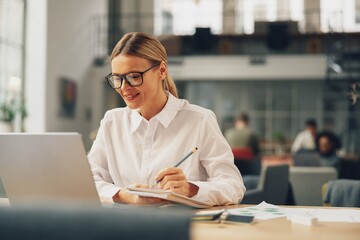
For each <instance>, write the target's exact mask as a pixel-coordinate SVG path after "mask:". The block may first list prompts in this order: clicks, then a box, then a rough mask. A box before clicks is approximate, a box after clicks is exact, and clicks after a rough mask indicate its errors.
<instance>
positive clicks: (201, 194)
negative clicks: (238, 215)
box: [189, 181, 212, 204]
mask: <svg viewBox="0 0 360 240" xmlns="http://www.w3.org/2000/svg"><path fill="white" fill-rule="evenodd" d="M189 182H190V183H192V184H194V185H196V186H197V187H198V188H199V190H198V192H197V194H196V195H194V196H192V197H191V198H192V199H194V200H198V201H201V202H206V203H210V204H212V203H211V202H210V199H209V197H208V193H209V191H210V188H209V186H208V184H206V182H201V181H189Z"/></svg>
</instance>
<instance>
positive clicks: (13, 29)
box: [0, 0, 25, 103]
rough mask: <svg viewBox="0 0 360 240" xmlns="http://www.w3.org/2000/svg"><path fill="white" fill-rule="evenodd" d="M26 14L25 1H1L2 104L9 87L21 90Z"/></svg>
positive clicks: (0, 61)
mask: <svg viewBox="0 0 360 240" xmlns="http://www.w3.org/2000/svg"><path fill="white" fill-rule="evenodd" d="M24 14H25V0H0V103H1V102H3V101H5V99H6V98H7V97H8V96H7V95H8V94H9V90H11V89H9V87H13V88H14V87H15V88H21V80H20V81H19V79H22V78H23V68H24V58H23V56H24ZM11 81H13V82H11ZM15 83H16V84H15ZM14 84H15V85H14ZM13 90H14V89H13ZM15 90H16V89H15ZM18 90H21V89H18Z"/></svg>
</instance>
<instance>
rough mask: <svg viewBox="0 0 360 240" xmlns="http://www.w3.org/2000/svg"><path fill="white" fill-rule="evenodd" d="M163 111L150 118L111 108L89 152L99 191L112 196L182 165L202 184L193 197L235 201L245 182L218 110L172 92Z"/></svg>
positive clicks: (214, 202) (212, 201) (105, 196)
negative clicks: (196, 149) (160, 172)
mask: <svg viewBox="0 0 360 240" xmlns="http://www.w3.org/2000/svg"><path fill="white" fill-rule="evenodd" d="M168 97H169V98H168V101H167V103H166V105H165V107H164V108H163V109H162V111H161V112H160V113H158V114H157V115H156V116H154V117H153V118H151V119H150V120H149V121H147V120H146V119H145V118H143V117H142V116H141V115H140V114H139V112H138V111H137V110H131V109H129V108H127V107H125V108H116V109H112V110H110V111H107V112H106V114H105V116H104V118H103V119H102V120H101V123H100V128H99V130H98V134H97V137H96V140H95V141H94V143H93V146H92V148H91V150H90V152H89V155H88V158H89V161H90V165H91V169H92V172H93V175H94V179H95V183H96V187H97V190H98V192H99V195H100V197H101V198H103V199H107V200H110V199H112V197H113V196H114V195H115V194H116V193H117V192H118V191H119V190H120V189H121V188H122V187H125V186H128V185H131V184H134V183H138V184H149V185H150V184H153V183H154V178H155V175H156V174H157V173H158V172H159V171H161V170H162V169H164V168H167V167H172V166H174V165H175V164H176V163H177V162H178V161H179V160H180V159H182V158H183V157H184V156H185V155H187V154H188V153H189V152H190V151H191V150H192V149H193V148H194V147H198V151H196V152H195V153H194V154H192V155H191V156H190V157H189V158H188V159H187V160H186V161H184V162H183V163H182V164H181V165H180V166H179V167H180V168H181V169H182V170H183V172H184V174H185V175H186V177H187V180H188V181H189V182H191V183H193V184H195V185H197V186H198V187H199V191H198V193H197V195H195V196H193V199H196V200H200V201H205V202H208V203H210V204H212V205H226V204H232V203H234V204H236V203H238V201H239V200H241V199H242V198H243V196H244V192H245V187H244V184H243V180H242V177H241V174H240V172H239V170H238V169H237V168H236V166H235V165H234V157H233V154H232V151H231V148H230V146H229V145H228V143H227V141H226V140H225V138H224V137H223V135H222V133H221V131H220V128H219V125H218V123H217V121H216V117H215V114H214V113H213V112H212V111H210V110H208V109H205V108H202V107H200V106H196V105H192V104H189V102H188V101H186V100H183V99H177V98H175V97H174V96H173V95H171V94H170V93H168Z"/></svg>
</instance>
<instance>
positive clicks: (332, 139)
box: [315, 130, 341, 171]
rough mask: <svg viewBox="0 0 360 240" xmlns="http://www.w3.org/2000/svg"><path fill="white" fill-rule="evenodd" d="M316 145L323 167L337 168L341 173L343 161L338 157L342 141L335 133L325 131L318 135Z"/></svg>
mask: <svg viewBox="0 0 360 240" xmlns="http://www.w3.org/2000/svg"><path fill="white" fill-rule="evenodd" d="M315 143H316V150H317V151H318V153H319V154H320V162H321V165H322V166H330V167H335V168H337V170H338V171H340V166H341V159H340V158H339V157H338V155H337V151H338V150H339V149H340V148H341V142H340V139H339V138H338V137H337V136H336V135H335V134H334V133H333V132H331V131H328V130H325V131H321V132H319V133H318V135H317V136H316V140H315Z"/></svg>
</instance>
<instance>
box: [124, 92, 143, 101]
mask: <svg viewBox="0 0 360 240" xmlns="http://www.w3.org/2000/svg"><path fill="white" fill-rule="evenodd" d="M139 95H140V93H135V94H124V98H125V99H126V100H130V101H131V100H134V99H135V98H136V97H137V96H139Z"/></svg>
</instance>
